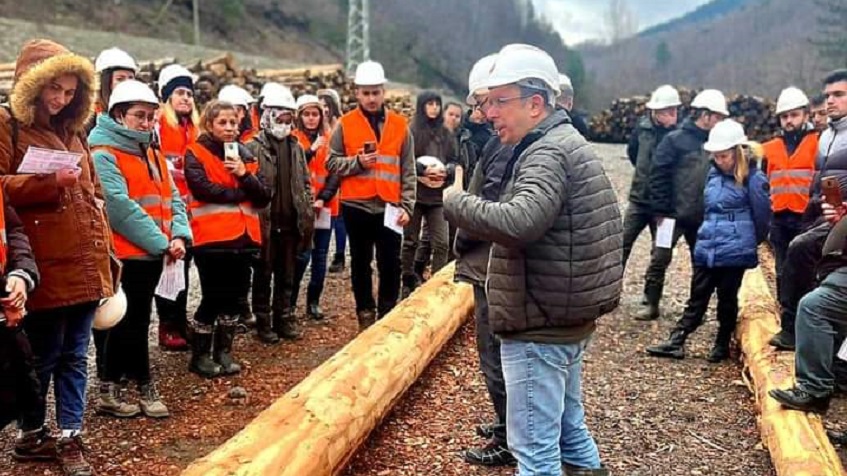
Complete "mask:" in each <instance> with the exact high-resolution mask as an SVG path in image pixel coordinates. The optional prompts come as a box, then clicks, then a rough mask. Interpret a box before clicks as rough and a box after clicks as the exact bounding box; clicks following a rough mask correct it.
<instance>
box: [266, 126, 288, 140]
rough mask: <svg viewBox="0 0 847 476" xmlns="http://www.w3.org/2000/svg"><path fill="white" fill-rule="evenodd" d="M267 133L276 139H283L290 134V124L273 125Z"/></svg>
mask: <svg viewBox="0 0 847 476" xmlns="http://www.w3.org/2000/svg"><path fill="white" fill-rule="evenodd" d="M268 132H270V134H271V135H272V136H274V137H276V138H277V139H285V138H286V137H288V135H289V134H291V124H273V125H271V127H270V128H269V129H268Z"/></svg>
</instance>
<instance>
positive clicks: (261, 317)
mask: <svg viewBox="0 0 847 476" xmlns="http://www.w3.org/2000/svg"><path fill="white" fill-rule="evenodd" d="M256 337H257V338H258V339H259V340H260V341H262V342H264V343H265V344H276V343H277V342H279V336H278V335H277V334H276V332H274V330H273V328H272V327H271V316H270V315H269V314H256Z"/></svg>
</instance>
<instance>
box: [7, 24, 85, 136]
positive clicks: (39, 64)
mask: <svg viewBox="0 0 847 476" xmlns="http://www.w3.org/2000/svg"><path fill="white" fill-rule="evenodd" d="M63 74H74V75H76V76H77V77H78V78H79V86H78V87H77V91H76V95H75V96H74V98H73V100H72V101H71V103H70V104H68V105H67V106H66V107H65V108H64V109H62V111H61V112H60V113H59V114H58V115H57V116H56V117H55V118H54V124H55V125H56V126H58V127H61V128H63V129H66V130H68V131H71V132H79V131H81V130H83V129H84V127H85V125H86V123H88V121H89V119H90V118H91V115H92V114H93V113H94V104H95V95H96V92H97V75H96V73H95V72H94V65H93V64H92V63H91V61H90V60H89V59H87V58H84V57H82V56H79V55H76V54H74V53H71V52H70V51H68V49H67V48H65V47H64V46H62V45H60V44H58V43H55V42H53V41H50V40H31V41H28V42H27V43H26V44H24V46H23V47H22V48H21V51H20V53H19V54H18V59H17V64H16V67H15V82H14V85H13V86H12V93H11V95H10V97H9V105H10V106H11V108H12V114H13V115H14V116H15V119H17V120H18V121H20V122H21V124H23V125H25V126H31V125H33V123H34V122H35V109H36V105H35V101H36V99H37V98H38V95H39V94H40V93H41V89H42V88H43V87H44V86H46V85H47V84H48V83H49V82H50V80H51V79H53V78H55V77H57V76H60V75H63Z"/></svg>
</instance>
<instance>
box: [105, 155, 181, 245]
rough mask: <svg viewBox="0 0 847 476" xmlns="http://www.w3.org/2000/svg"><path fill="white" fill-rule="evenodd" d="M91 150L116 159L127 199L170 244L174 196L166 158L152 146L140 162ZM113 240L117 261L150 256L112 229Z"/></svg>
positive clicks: (131, 157) (133, 157)
mask: <svg viewBox="0 0 847 476" xmlns="http://www.w3.org/2000/svg"><path fill="white" fill-rule="evenodd" d="M93 150H104V151H106V152H108V153H109V154H112V155H113V156H114V157H115V161H116V162H117V165H118V168H119V169H120V171H121V175H123V177H124V180H126V188H127V194H128V195H129V198H130V200H132V201H134V202H135V203H137V204H138V206H140V207H141V208H142V209H143V210H144V211H145V212H146V213H147V215H148V216H150V218H151V219H152V220H153V221H154V222H155V223H156V225H158V226H159V229H160V230H162V233H164V234H165V236H167V237H168V241H170V240H171V227H172V225H173V194H172V193H171V176H170V172H168V164H167V162H165V158H164V157H163V156H162V155H161V154H157V153H156V151H155V150H154V149H153V148H152V147H151V148H148V149H147V157H145V158H143V159H142V158H141V157H139V156H137V155H133V154H129V153H126V152H124V151H121V150H119V149H116V148H114V147H109V146H97V147H94V148H93ZM112 237H113V239H114V244H115V254H117V256H118V258H120V259H127V258H138V257H143V256H148V255H149V253H148V252H147V251H145V250H144V248H141V247H140V246H138V245H136V244H134V243H133V242H131V241H129V240H128V239H127V238H125V237H124V236H123V235H121V234H120V233H118V232H117V231H115V230H114V229H113V230H112Z"/></svg>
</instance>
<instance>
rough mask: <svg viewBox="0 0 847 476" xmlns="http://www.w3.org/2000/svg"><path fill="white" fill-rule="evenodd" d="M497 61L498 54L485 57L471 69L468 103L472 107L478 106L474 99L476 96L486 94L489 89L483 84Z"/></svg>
mask: <svg viewBox="0 0 847 476" xmlns="http://www.w3.org/2000/svg"><path fill="white" fill-rule="evenodd" d="M496 59H497V54H496V53H495V54H492V55H488V56H485V57H483V58H482V59H480V60H479V61H477V62H476V63H474V65H473V67H472V68H471V73H470V74H469V75H468V91H469V92H468V97H467V99H466V102H467V103H468V104H470V105H472V106H473V105H475V104H476V99H474V95H475V94H485V93H486V91H487V89H486V88H484V87H483V83H484V82H485V80H486V79H487V78H488V74H489V73H490V72H491V67H492V66H494V61H495V60H496Z"/></svg>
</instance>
